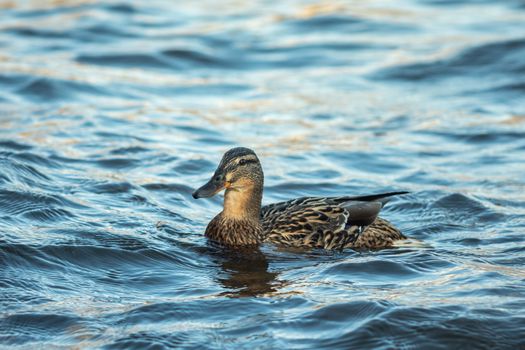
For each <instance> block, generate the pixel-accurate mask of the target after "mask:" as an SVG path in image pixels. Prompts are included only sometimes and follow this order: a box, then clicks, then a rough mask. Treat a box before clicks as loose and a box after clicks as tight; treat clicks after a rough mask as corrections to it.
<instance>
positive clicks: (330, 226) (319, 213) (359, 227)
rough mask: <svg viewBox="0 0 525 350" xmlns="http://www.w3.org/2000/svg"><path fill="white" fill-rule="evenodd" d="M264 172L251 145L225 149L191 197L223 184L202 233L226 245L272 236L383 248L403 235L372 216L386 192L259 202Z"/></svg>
mask: <svg viewBox="0 0 525 350" xmlns="http://www.w3.org/2000/svg"><path fill="white" fill-rule="evenodd" d="M263 182H264V175H263V171H262V167H261V163H260V162H259V159H258V158H257V156H256V155H255V152H253V151H252V150H251V149H248V148H244V147H238V148H233V149H231V150H229V151H228V152H226V153H225V154H224V156H223V157H222V160H221V162H220V164H219V166H218V168H217V170H216V171H215V173H214V174H213V177H212V178H211V180H210V181H208V183H206V184H205V185H204V186H202V187H201V188H199V189H198V190H196V191H195V192H194V193H193V198H206V197H212V196H213V195H215V194H217V193H218V192H220V191H222V190H223V189H226V193H225V195H224V209H223V211H222V212H221V213H219V214H218V215H217V216H215V218H213V220H212V221H210V223H209V224H208V227H206V236H207V237H208V238H210V239H212V240H214V241H217V242H218V243H221V244H223V245H227V246H254V245H259V244H260V243H263V242H272V243H276V244H279V245H284V246H288V247H306V248H325V249H343V248H357V249H359V248H385V247H389V246H392V244H393V242H394V241H396V240H400V239H405V238H406V237H405V236H403V234H402V233H401V232H400V231H399V230H398V229H396V228H395V227H394V226H392V224H390V223H389V222H388V221H386V220H384V219H381V218H379V217H377V215H378V214H379V211H380V210H381V208H382V207H383V206H384V204H385V203H386V202H387V201H388V197H391V196H394V195H397V194H404V193H407V192H391V193H384V194H378V195H371V196H361V197H348V196H343V197H322V198H318V197H303V198H298V199H294V200H290V201H287V202H280V203H275V204H270V205H267V206H264V207H262V208H261V201H262V193H263Z"/></svg>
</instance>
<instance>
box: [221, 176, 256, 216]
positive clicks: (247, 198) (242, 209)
mask: <svg viewBox="0 0 525 350" xmlns="http://www.w3.org/2000/svg"><path fill="white" fill-rule="evenodd" d="M262 192H263V186H262V184H259V183H256V182H250V183H246V184H244V185H243V186H242V187H237V188H229V189H227V190H226V193H225V194H224V209H223V211H222V215H223V217H224V218H226V219H230V220H242V221H252V222H254V223H259V221H260V215H261V201H262Z"/></svg>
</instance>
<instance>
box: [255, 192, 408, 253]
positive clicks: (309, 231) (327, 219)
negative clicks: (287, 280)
mask: <svg viewBox="0 0 525 350" xmlns="http://www.w3.org/2000/svg"><path fill="white" fill-rule="evenodd" d="M402 193H404V192H391V193H384V194H380V195H372V196H359V197H348V196H346V197H328V198H318V197H303V198H298V199H294V200H290V201H287V202H280V203H274V204H270V205H267V206H265V207H263V208H262V209H261V221H262V226H263V229H264V231H265V234H266V238H265V240H266V241H270V242H274V243H278V244H281V245H286V246H295V247H315V248H325V249H342V248H344V247H345V246H348V245H351V244H352V243H354V242H355V241H356V240H357V238H359V234H360V233H361V232H362V230H363V228H364V227H365V226H367V225H370V224H371V223H372V222H374V220H375V219H376V217H377V215H378V214H379V212H380V211H381V208H382V207H383V206H384V204H385V203H386V200H385V199H386V198H387V197H390V196H393V195H396V194H402Z"/></svg>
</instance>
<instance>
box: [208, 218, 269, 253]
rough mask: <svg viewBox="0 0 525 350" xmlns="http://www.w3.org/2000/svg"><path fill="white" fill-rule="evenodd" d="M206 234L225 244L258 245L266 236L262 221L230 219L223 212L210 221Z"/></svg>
mask: <svg viewBox="0 0 525 350" xmlns="http://www.w3.org/2000/svg"><path fill="white" fill-rule="evenodd" d="M205 235H206V237H208V238H209V239H211V240H213V241H215V242H218V243H220V244H223V245H225V246H256V245H258V244H260V243H261V242H262V241H263V239H264V237H265V235H264V233H263V228H262V226H261V224H260V222H257V221H254V220H232V219H228V218H226V217H224V216H223V214H222V212H221V213H220V214H218V215H217V216H216V217H214V218H213V220H211V221H210V223H209V224H208V226H207V227H206V232H205Z"/></svg>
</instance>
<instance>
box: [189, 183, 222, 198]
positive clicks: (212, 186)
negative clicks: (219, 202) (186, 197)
mask: <svg viewBox="0 0 525 350" xmlns="http://www.w3.org/2000/svg"><path fill="white" fill-rule="evenodd" d="M223 188H224V183H221V182H215V181H213V179H212V180H210V181H208V182H207V183H205V184H204V185H203V186H202V187H201V188H199V189H198V190H196V191H195V192H193V194H192V196H193V198H195V199H199V198H209V197H213V196H214V195H216V194H217V193H218V192H220V191H221V190H222V189H223Z"/></svg>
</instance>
